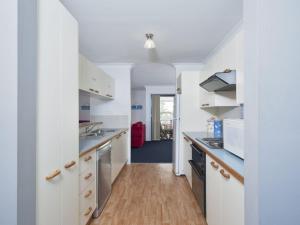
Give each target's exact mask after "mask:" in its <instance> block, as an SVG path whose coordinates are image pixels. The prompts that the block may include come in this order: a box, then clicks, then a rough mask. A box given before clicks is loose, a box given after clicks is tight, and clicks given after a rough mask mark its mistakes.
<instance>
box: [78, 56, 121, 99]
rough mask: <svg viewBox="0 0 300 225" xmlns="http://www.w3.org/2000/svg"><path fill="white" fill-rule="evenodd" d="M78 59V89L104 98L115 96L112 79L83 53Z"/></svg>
mask: <svg viewBox="0 0 300 225" xmlns="http://www.w3.org/2000/svg"><path fill="white" fill-rule="evenodd" d="M79 59H80V62H79V89H81V90H83V91H87V92H89V93H91V94H94V95H97V96H100V97H101V98H104V99H113V98H114V96H115V81H114V79H113V78H112V77H110V76H109V75H107V74H106V73H105V72H104V71H102V70H101V69H100V68H98V67H97V66H96V65H95V64H93V63H92V62H90V61H89V60H88V59H87V58H85V57H84V56H83V55H80V58H79Z"/></svg>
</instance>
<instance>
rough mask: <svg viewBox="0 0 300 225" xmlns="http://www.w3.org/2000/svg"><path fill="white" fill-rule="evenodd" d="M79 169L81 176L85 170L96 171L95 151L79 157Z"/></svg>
mask: <svg viewBox="0 0 300 225" xmlns="http://www.w3.org/2000/svg"><path fill="white" fill-rule="evenodd" d="M79 168H80V169H79V174H82V173H83V172H85V171H86V170H87V169H93V170H96V150H94V151H92V152H90V153H88V154H86V155H84V156H82V157H80V159H79Z"/></svg>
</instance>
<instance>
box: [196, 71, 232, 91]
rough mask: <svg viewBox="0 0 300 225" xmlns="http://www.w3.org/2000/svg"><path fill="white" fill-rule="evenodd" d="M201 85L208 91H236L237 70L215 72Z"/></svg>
mask: <svg viewBox="0 0 300 225" xmlns="http://www.w3.org/2000/svg"><path fill="white" fill-rule="evenodd" d="M199 85H200V86H201V87H202V88H204V89H205V90H207V91H208V92H217V91H235V90H236V71H235V70H229V69H227V70H225V71H224V72H219V73H215V74H214V75H212V76H210V77H209V78H208V79H207V80H205V81H203V82H202V83H200V84H199Z"/></svg>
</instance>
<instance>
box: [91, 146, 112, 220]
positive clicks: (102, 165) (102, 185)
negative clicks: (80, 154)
mask: <svg viewBox="0 0 300 225" xmlns="http://www.w3.org/2000/svg"><path fill="white" fill-rule="evenodd" d="M96 183H97V187H96V188H97V190H96V200H97V208H96V210H95V212H94V213H93V217H94V218H96V217H98V216H99V215H100V214H101V212H102V210H103V208H104V206H105V204H106V202H107V200H108V199H109V197H110V194H111V141H109V142H107V143H106V144H104V145H102V146H100V147H99V148H98V149H97V176H96Z"/></svg>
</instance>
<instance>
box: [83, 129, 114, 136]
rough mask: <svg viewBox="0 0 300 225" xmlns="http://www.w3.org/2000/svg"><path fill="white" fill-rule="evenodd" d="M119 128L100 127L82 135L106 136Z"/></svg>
mask: <svg viewBox="0 0 300 225" xmlns="http://www.w3.org/2000/svg"><path fill="white" fill-rule="evenodd" d="M117 130H118V129H98V130H94V131H92V132H90V133H88V134H82V137H105V136H107V135H110V134H111V133H114V132H116V131H117Z"/></svg>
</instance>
